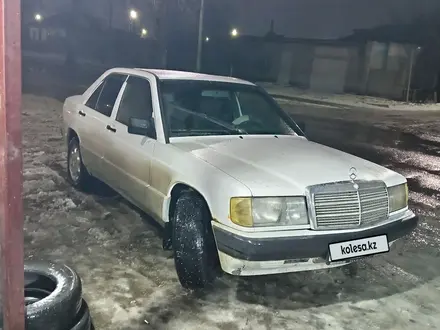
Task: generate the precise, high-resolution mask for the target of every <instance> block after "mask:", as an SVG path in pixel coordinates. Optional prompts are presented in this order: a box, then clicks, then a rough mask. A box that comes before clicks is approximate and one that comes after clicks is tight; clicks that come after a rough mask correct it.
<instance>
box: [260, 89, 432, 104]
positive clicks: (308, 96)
mask: <svg viewBox="0 0 440 330" xmlns="http://www.w3.org/2000/svg"><path fill="white" fill-rule="evenodd" d="M259 85H260V86H262V87H264V88H265V89H266V90H267V91H268V92H269V93H270V94H273V95H277V96H284V97H287V98H293V99H298V100H302V101H305V102H307V101H309V102H312V103H315V102H318V103H324V104H326V103H328V104H332V105H335V106H341V107H351V108H352V109H353V108H364V109H365V108H367V109H393V110H402V111H405V110H406V111H408V110H409V111H416V110H417V111H420V110H427V111H436V110H438V111H440V104H434V103H430V104H429V103H426V104H418V103H405V102H400V101H394V100H388V99H385V98H380V97H373V96H366V95H355V94H331V93H323V92H316V91H311V90H304V89H299V88H295V87H291V86H281V85H276V84H272V83H259Z"/></svg>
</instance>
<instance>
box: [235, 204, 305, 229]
mask: <svg viewBox="0 0 440 330" xmlns="http://www.w3.org/2000/svg"><path fill="white" fill-rule="evenodd" d="M230 217H231V221H232V222H233V223H235V224H237V225H240V226H244V227H269V226H298V225H308V224H309V218H308V215H307V207H306V200H305V198H304V197H256V198H251V197H243V198H241V197H238V198H232V199H231V209H230Z"/></svg>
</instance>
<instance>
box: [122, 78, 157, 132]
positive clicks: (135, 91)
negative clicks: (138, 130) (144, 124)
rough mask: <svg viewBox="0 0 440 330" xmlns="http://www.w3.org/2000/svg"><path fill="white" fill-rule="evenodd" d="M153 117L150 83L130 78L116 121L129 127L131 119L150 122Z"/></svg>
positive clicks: (141, 79)
mask: <svg viewBox="0 0 440 330" xmlns="http://www.w3.org/2000/svg"><path fill="white" fill-rule="evenodd" d="M152 117H153V103H152V101H151V87H150V83H149V82H148V80H146V79H143V78H139V77H129V78H128V80H127V85H126V87H125V90H124V95H123V96H122V100H121V103H120V105H119V109H118V114H117V115H116V121H118V122H120V123H121V124H124V125H126V126H128V124H129V121H130V118H137V119H144V120H150V119H151V118H152Z"/></svg>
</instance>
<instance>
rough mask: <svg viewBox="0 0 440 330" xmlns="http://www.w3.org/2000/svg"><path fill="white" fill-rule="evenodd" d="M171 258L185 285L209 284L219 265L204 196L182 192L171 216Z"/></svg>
mask: <svg viewBox="0 0 440 330" xmlns="http://www.w3.org/2000/svg"><path fill="white" fill-rule="evenodd" d="M172 236H173V237H172V243H173V250H174V262H175V266H176V271H177V275H178V277H179V281H180V283H181V284H182V286H183V287H184V288H187V289H201V288H205V287H206V286H208V285H209V284H211V283H212V282H213V281H214V279H215V276H216V273H217V268H218V265H219V259H218V253H217V248H216V244H215V240H214V235H213V233H212V226H211V215H210V212H209V209H208V206H207V205H206V202H205V201H204V199H203V198H202V197H201V196H200V195H198V194H197V193H195V192H190V191H186V192H183V193H182V194H181V195H180V196H179V198H178V199H177V202H176V208H175V211H174V216H173V219H172Z"/></svg>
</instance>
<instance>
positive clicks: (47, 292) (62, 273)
mask: <svg viewBox="0 0 440 330" xmlns="http://www.w3.org/2000/svg"><path fill="white" fill-rule="evenodd" d="M24 276H25V288H24V295H25V309H26V330H43V329H44V330H93V329H94V327H93V324H92V319H91V316H90V312H89V308H88V306H87V303H86V302H85V300H84V299H83V298H82V284H81V279H80V277H79V276H78V274H77V273H76V272H75V271H74V270H73V269H71V268H70V267H68V266H66V265H60V264H55V263H52V262H27V263H25V267H24Z"/></svg>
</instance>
